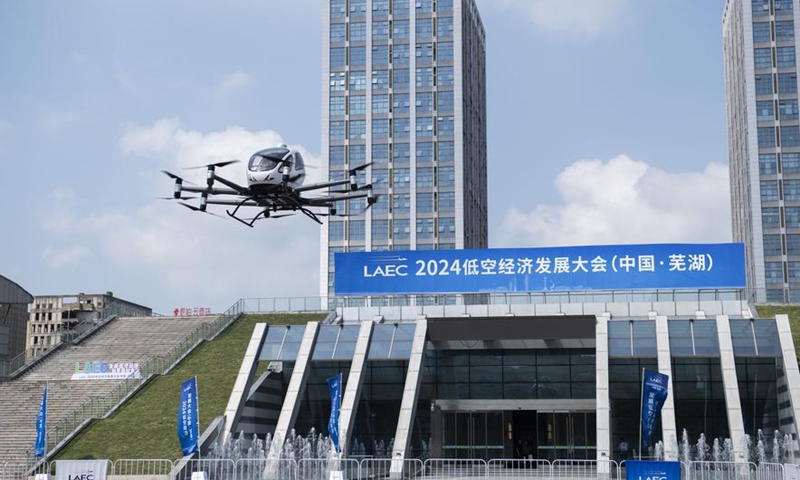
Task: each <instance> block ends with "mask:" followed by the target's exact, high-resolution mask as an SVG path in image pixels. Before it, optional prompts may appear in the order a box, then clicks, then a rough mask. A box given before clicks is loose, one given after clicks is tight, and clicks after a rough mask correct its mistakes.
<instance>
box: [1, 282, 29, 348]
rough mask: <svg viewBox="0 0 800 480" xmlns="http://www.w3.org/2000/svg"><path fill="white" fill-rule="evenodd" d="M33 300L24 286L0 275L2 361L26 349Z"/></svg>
mask: <svg viewBox="0 0 800 480" xmlns="http://www.w3.org/2000/svg"><path fill="white" fill-rule="evenodd" d="M32 301H33V296H31V294H30V293H28V292H27V291H25V289H24V288H22V287H20V286H19V285H18V284H16V283H15V282H13V281H11V280H9V279H7V278H6V277H4V276H2V275H0V363H2V362H7V361H9V360H11V359H12V358H14V357H16V356H17V355H19V354H21V353H22V352H23V351H24V350H25V324H26V323H27V321H28V304H30V303H31V302H32Z"/></svg>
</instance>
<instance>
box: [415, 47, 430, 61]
mask: <svg viewBox="0 0 800 480" xmlns="http://www.w3.org/2000/svg"><path fill="white" fill-rule="evenodd" d="M417 61H418V62H426V63H428V62H432V61H433V43H430V42H425V43H418V44H417Z"/></svg>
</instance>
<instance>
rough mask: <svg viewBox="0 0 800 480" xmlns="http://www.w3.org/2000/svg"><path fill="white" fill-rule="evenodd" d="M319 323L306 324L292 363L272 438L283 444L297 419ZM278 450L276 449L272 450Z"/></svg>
mask: <svg viewBox="0 0 800 480" xmlns="http://www.w3.org/2000/svg"><path fill="white" fill-rule="evenodd" d="M318 331H319V322H308V324H307V325H306V329H305V331H304V332H303V340H302V341H301V342H300V350H299V351H298V352H297V360H296V361H295V363H294V370H293V371H292V378H291V379H290V380H289V387H288V389H287V390H286V396H285V397H284V399H283V406H282V407H281V414H280V416H279V417H278V423H277V425H276V426H275V435H273V438H274V439H275V440H276V441H278V442H280V444H283V442H284V441H285V440H286V435H287V434H288V433H289V430H291V429H292V427H293V426H294V421H295V420H296V419H297V411H298V410H299V409H300V400H301V398H302V396H303V392H304V391H305V388H306V382H307V381H308V374H309V368H310V363H311V352H313V351H314V343H316V341H317V332H318ZM273 450H278V449H273Z"/></svg>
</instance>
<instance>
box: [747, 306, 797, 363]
mask: <svg viewBox="0 0 800 480" xmlns="http://www.w3.org/2000/svg"><path fill="white" fill-rule="evenodd" d="M756 311H757V312H758V315H756V317H761V318H773V317H775V315H782V314H786V315H789V325H791V327H792V339H793V340H794V349H795V352H796V353H797V354H798V361H800V306H792V305H756Z"/></svg>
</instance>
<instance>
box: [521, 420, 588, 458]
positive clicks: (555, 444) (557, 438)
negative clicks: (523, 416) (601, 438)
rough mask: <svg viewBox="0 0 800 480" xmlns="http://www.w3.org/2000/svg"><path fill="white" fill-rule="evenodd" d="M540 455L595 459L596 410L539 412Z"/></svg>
mask: <svg viewBox="0 0 800 480" xmlns="http://www.w3.org/2000/svg"><path fill="white" fill-rule="evenodd" d="M536 419H537V429H536V431H537V447H536V450H537V455H536V458H540V459H546V460H550V461H552V460H557V459H574V460H594V459H595V458H596V456H597V453H596V451H597V413H596V412H537V415H536Z"/></svg>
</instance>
